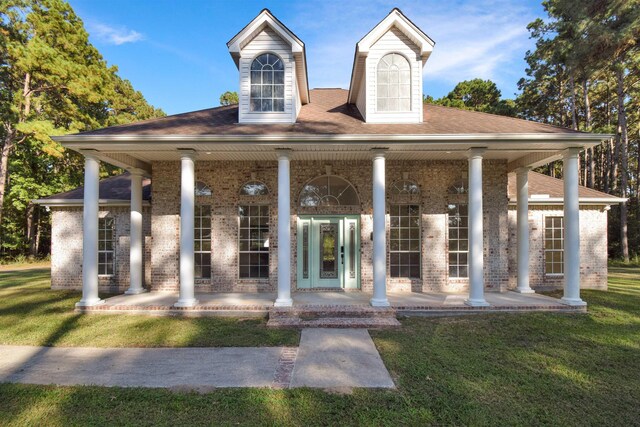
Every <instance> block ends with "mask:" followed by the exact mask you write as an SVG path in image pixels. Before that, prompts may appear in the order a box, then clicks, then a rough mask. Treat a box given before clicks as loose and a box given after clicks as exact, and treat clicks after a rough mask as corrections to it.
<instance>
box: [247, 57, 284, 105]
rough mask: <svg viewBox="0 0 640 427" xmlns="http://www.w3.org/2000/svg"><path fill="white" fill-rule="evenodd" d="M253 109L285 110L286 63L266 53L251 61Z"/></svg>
mask: <svg viewBox="0 0 640 427" xmlns="http://www.w3.org/2000/svg"><path fill="white" fill-rule="evenodd" d="M250 109H251V111H284V63H283V62H282V59H280V57H278V56H277V55H275V54H273V53H264V54H262V55H260V56H258V57H257V58H256V59H254V60H253V62H252V63H251V103H250Z"/></svg>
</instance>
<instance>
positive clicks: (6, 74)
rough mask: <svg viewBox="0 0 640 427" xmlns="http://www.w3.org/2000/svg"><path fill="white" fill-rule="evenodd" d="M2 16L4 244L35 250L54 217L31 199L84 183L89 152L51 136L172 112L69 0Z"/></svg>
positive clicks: (0, 8) (29, 5)
mask: <svg viewBox="0 0 640 427" xmlns="http://www.w3.org/2000/svg"><path fill="white" fill-rule="evenodd" d="M0 16H1V17H2V19H0V48H1V49H0V122H1V124H2V126H1V130H0V138H1V140H0V144H1V150H0V236H1V238H2V242H0V243H1V245H0V247H2V248H4V249H5V250H10V251H12V252H20V251H23V250H24V249H25V248H26V247H27V246H29V247H31V251H32V252H34V251H35V250H37V247H38V242H37V240H38V238H37V237H36V235H38V236H39V235H41V234H46V232H45V233H37V232H35V231H34V230H39V229H40V228H41V226H43V227H46V226H48V223H47V222H46V221H47V219H46V218H45V217H46V215H44V212H40V211H39V207H36V206H33V204H31V202H30V201H31V200H32V199H34V198H38V197H42V196H46V195H49V194H53V193H55V192H58V191H63V190H67V189H69V188H73V187H76V186H78V185H80V184H81V183H82V159H81V156H79V155H77V154H74V153H72V152H67V151H65V150H64V149H63V147H62V146H60V145H59V144H57V143H56V142H54V141H53V140H52V139H51V138H50V136H51V135H60V134H65V133H73V132H79V131H84V130H90V129H96V128H99V127H103V126H106V125H111V124H119V123H128V122H131V121H134V120H140V119H146V118H151V117H157V116H160V115H164V113H163V112H162V111H161V110H157V109H155V108H153V107H151V106H150V105H148V104H147V103H146V101H145V100H144V98H143V97H142V95H141V94H140V93H139V92H136V91H135V90H134V89H133V88H132V86H131V84H130V83H129V82H128V81H126V80H123V79H121V78H120V77H119V76H118V75H117V69H116V68H115V67H111V68H109V67H107V64H106V62H105V61H104V59H103V58H102V56H101V55H100V53H99V52H98V51H97V50H96V49H95V47H93V46H92V45H91V44H90V43H89V40H88V34H87V32H86V31H85V29H84V26H83V24H82V21H81V20H80V19H79V18H78V16H77V15H75V13H74V12H73V10H72V9H71V7H70V6H69V5H68V4H67V3H66V2H64V1H63V0H8V1H4V2H2V3H0ZM113 169H114V168H109V167H104V168H103V170H104V171H105V172H106V173H108V170H113ZM40 213H42V214H43V215H40ZM5 218H6V221H5ZM24 236H26V238H25V237H24ZM34 240H35V243H34Z"/></svg>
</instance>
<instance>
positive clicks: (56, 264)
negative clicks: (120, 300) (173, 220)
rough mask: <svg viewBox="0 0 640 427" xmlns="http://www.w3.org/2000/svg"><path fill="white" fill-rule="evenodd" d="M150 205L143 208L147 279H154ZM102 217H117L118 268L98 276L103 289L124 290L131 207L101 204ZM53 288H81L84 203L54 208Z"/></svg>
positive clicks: (145, 273)
mask: <svg viewBox="0 0 640 427" xmlns="http://www.w3.org/2000/svg"><path fill="white" fill-rule="evenodd" d="M150 214H151V209H150V208H148V207H145V208H143V221H142V233H143V236H144V247H143V250H144V261H143V265H144V282H145V285H147V286H148V285H149V283H151V218H150ZM99 216H100V218H104V217H106V216H110V217H113V218H114V220H115V226H114V229H115V233H114V241H115V245H114V248H115V268H114V274H113V275H111V276H98V288H99V290H100V292H106V293H122V292H124V291H126V290H127V288H128V287H129V224H130V211H129V207H128V206H127V207H120V206H118V207H106V206H101V207H100V212H99ZM51 221H52V227H51V288H52V289H82V207H72V208H58V207H56V208H52V219H51Z"/></svg>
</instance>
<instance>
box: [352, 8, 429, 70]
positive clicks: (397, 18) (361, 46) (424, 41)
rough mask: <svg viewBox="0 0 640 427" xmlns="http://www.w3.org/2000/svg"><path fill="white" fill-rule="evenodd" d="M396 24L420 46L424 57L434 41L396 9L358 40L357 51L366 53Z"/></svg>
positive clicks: (424, 57) (427, 54) (421, 54)
mask: <svg viewBox="0 0 640 427" xmlns="http://www.w3.org/2000/svg"><path fill="white" fill-rule="evenodd" d="M393 26H396V27H397V28H398V29H399V30H400V31H402V32H404V33H405V34H406V35H407V36H408V37H409V38H410V39H411V40H412V41H413V42H414V43H416V45H417V46H418V47H419V48H420V56H421V57H422V58H423V59H426V58H427V57H428V56H429V55H430V54H431V52H432V51H433V47H434V46H435V42H434V41H433V40H431V39H430V38H428V37H425V34H424V33H423V32H422V31H420V30H419V29H418V28H416V27H415V26H414V25H413V24H412V23H411V22H410V21H409V20H408V19H407V18H406V17H405V16H404V15H402V14H401V13H400V12H398V11H397V10H394V11H392V12H391V13H390V14H389V15H387V17H386V18H384V19H383V20H382V21H380V23H379V24H378V25H376V26H375V27H374V28H373V30H371V31H370V32H369V34H367V35H366V36H364V37H363V39H362V40H360V41H359V42H358V45H357V46H358V52H359V53H361V54H367V53H368V52H369V49H371V46H372V45H373V44H374V43H375V42H376V41H377V40H378V39H379V38H380V37H382V36H383V35H384V34H385V33H386V32H387V31H389V29H390V28H391V27H393Z"/></svg>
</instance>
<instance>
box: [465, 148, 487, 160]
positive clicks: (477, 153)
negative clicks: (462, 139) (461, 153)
mask: <svg viewBox="0 0 640 427" xmlns="http://www.w3.org/2000/svg"><path fill="white" fill-rule="evenodd" d="M485 151H487V148H486V147H471V148H469V150H468V151H467V158H468V159H469V160H471V159H482V156H483V155H484V152H485Z"/></svg>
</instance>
